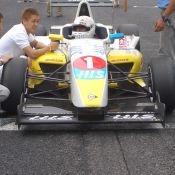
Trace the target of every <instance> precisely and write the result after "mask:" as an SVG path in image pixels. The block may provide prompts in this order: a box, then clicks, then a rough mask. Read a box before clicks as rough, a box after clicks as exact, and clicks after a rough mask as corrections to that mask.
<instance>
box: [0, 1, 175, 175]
mask: <svg viewBox="0 0 175 175" xmlns="http://www.w3.org/2000/svg"><path fill="white" fill-rule="evenodd" d="M33 1H34V0H33ZM40 1H42V2H44V0H40ZM121 5H122V2H121ZM155 5H156V4H155V2H154V1H151V0H147V1H145V0H139V1H138V0H131V1H129V4H128V12H127V13H126V14H124V13H123V10H122V8H121V9H120V10H119V11H116V9H115V11H113V10H112V9H111V8H103V10H100V9H98V8H92V12H93V15H94V17H95V19H96V21H97V22H101V23H104V24H112V23H114V26H115V27H117V26H118V24H121V23H136V24H138V25H139V29H140V35H141V49H142V53H143V55H144V58H145V64H147V63H148V61H149V60H150V59H154V58H155V57H157V51H158V47H159V45H158V41H159V34H158V33H154V32H153V22H154V20H155V18H156V16H158V14H159V12H158V9H157V8H156V7H155ZM26 6H34V7H37V8H38V9H39V11H40V14H41V23H42V24H43V25H44V26H46V27H47V28H49V26H50V25H55V24H58V25H61V24H65V23H69V22H72V21H73V18H74V14H75V12H76V9H75V8H69V9H67V8H63V17H59V18H58V17H50V18H48V17H46V4H45V3H35V2H32V3H29V2H28V3H18V2H17V0H1V1H0V11H1V12H2V13H3V14H4V16H5V26H4V31H6V30H8V29H9V28H10V27H11V26H12V25H14V24H16V23H18V22H19V21H20V18H19V17H20V11H21V9H22V8H24V7H26ZM112 16H113V17H114V19H112ZM173 117H174V113H172V114H171V115H170V116H169V121H173ZM171 123H172V122H171ZM0 125H1V130H3V128H4V130H6V131H1V132H0V155H1V156H0V162H1V163H0V174H12V175H13V174H17V175H23V174H37V175H38V174H39V175H40V174H42V175H48V174H50V175H53V174H55V175H56V174H61V175H65V174H67V175H68V174H71V175H72V174H73V175H74V174H75V175H78V174H79V175H86V174H88V175H98V174H99V175H107V174H116V175H147V174H149V175H150V174H151V175H170V174H175V167H174V163H175V148H174V144H175V131H174V129H173V128H174V125H172V127H170V128H172V129H147V130H145V129H140V128H138V129H139V130H136V129H133V128H132V127H131V128H130V127H128V128H130V129H126V128H127V127H125V130H124V129H121V128H122V127H121V128H120V127H118V128H117V130H116V129H115V127H110V126H103V127H100V129H98V127H97V126H94V127H92V126H89V127H88V126H87V127H85V126H76V127H71V128H70V127H69V126H61V127H59V128H58V127H55V126H54V127H53V129H51V127H49V128H48V127H46V128H47V130H43V129H45V127H41V126H39V127H38V128H37V127H36V126H35V127H29V128H24V130H23V131H16V130H17V127H16V126H15V125H14V123H13V120H11V119H9V120H6V121H5V120H3V121H1V122H0ZM158 128H159V126H158ZM160 128H161V127H160ZM168 128H169V127H168ZM32 130H33V131H32Z"/></svg>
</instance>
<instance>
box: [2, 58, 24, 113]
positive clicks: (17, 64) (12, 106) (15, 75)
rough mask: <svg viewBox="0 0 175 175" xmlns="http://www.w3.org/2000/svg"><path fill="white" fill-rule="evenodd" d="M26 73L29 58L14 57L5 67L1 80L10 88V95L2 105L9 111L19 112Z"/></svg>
mask: <svg viewBox="0 0 175 175" xmlns="http://www.w3.org/2000/svg"><path fill="white" fill-rule="evenodd" d="M26 73H27V59H23V58H13V59H12V60H11V61H9V62H8V63H7V64H6V65H4V67H3V71H2V79H1V81H2V84H3V85H4V86H6V87H7V88H8V89H9V90H10V95H9V97H8V98H7V100H5V101H4V102H2V104H1V106H2V109H3V110H5V111H7V112H8V113H16V112H17V106H18V104H19V103H20V97H21V94H22V93H23V92H24V87H25V79H26Z"/></svg>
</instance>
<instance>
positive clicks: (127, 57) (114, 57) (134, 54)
mask: <svg viewBox="0 0 175 175" xmlns="http://www.w3.org/2000/svg"><path fill="white" fill-rule="evenodd" d="M108 61H109V62H110V63H112V64H114V65H115V64H116V65H117V64H123V65H124V64H128V63H131V64H132V66H131V69H130V70H128V72H130V73H131V74H129V75H128V77H131V76H133V75H134V74H132V73H137V72H141V70H142V66H143V56H142V54H141V53H140V52H139V51H138V50H135V49H132V50H122V49H121V50H120V49H119V50H111V51H110V52H109V54H108ZM134 81H135V82H137V83H138V84H139V85H140V86H142V87H144V86H145V85H146V84H145V82H144V81H143V79H141V78H136V79H135V80H134ZM110 86H114V84H111V85H110Z"/></svg>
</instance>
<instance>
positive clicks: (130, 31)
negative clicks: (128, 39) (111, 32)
mask: <svg viewBox="0 0 175 175" xmlns="http://www.w3.org/2000/svg"><path fill="white" fill-rule="evenodd" d="M117 33H124V34H125V35H135V36H140V35H139V27H138V25H136V24H121V25H119V26H118V28H117ZM136 49H137V50H139V51H140V41H139V42H138V43H137V45H136Z"/></svg>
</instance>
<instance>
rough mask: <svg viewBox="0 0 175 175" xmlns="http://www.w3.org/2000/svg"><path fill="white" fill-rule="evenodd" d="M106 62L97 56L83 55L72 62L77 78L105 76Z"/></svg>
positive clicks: (100, 77) (99, 77)
mask: <svg viewBox="0 0 175 175" xmlns="http://www.w3.org/2000/svg"><path fill="white" fill-rule="evenodd" d="M106 66H107V64H106V62H105V60H104V59H102V58H100V57H97V56H91V55H88V56H83V57H80V58H78V59H76V60H75V61H74V62H73V68H74V75H75V77H76V78H77V79H102V78H105V76H106V71H107V69H106Z"/></svg>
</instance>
